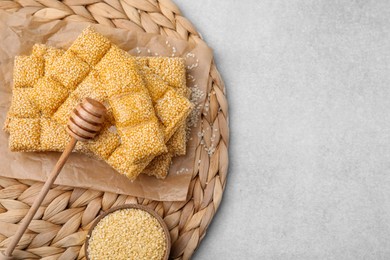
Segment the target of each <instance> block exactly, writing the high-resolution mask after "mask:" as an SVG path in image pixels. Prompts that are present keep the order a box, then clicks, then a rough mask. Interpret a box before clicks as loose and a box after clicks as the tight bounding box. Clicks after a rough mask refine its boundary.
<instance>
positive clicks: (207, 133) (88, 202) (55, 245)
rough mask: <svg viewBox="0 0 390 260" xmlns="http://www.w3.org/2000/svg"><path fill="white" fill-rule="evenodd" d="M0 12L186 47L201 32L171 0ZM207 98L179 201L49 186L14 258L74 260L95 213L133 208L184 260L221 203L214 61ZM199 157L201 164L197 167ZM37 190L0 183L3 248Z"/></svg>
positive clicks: (222, 139) (224, 132)
mask: <svg viewBox="0 0 390 260" xmlns="http://www.w3.org/2000/svg"><path fill="white" fill-rule="evenodd" d="M0 8H1V9H3V10H6V11H8V12H22V13H27V14H31V15H33V16H34V17H37V18H39V19H42V20H47V21H53V20H60V19H63V20H71V21H84V22H85V21H86V22H90V23H99V24H103V25H106V26H110V27H118V28H123V29H127V30H132V31H134V30H136V31H145V32H148V33H157V34H162V35H167V36H170V37H175V38H180V39H184V40H187V41H189V42H194V41H195V42H196V41H200V40H201V35H200V34H199V33H198V32H197V31H196V29H195V28H194V26H193V25H192V24H191V23H190V22H189V21H188V20H187V19H186V18H185V17H183V16H182V15H181V13H180V10H179V9H178V8H177V6H176V5H175V4H174V3H173V2H171V0H106V1H104V2H100V1H98V0H81V1H80V0H65V1H63V2H60V1H54V0H37V1H35V0H19V1H0ZM208 93H209V98H208V100H207V101H206V102H207V104H204V106H203V107H204V108H205V111H204V113H203V114H202V121H201V122H202V127H203V132H204V136H203V142H201V143H199V147H198V149H197V153H196V156H197V158H196V160H195V162H196V163H195V166H194V168H195V171H194V176H193V179H192V181H191V185H190V189H189V194H188V199H187V201H184V202H158V201H151V200H146V199H142V198H137V197H132V196H124V195H118V194H113V193H107V192H106V193H104V192H99V191H94V190H87V189H79V188H71V187H64V186H57V187H54V188H52V189H51V191H50V192H49V194H48V196H47V197H46V199H45V200H44V203H43V206H42V207H41V208H40V210H39V211H38V213H37V215H36V216H35V218H34V219H35V220H33V222H32V223H31V225H30V227H29V231H28V232H27V233H26V234H25V235H24V236H23V238H22V239H21V241H20V243H19V247H18V250H16V251H15V252H14V255H15V256H17V257H21V258H23V259H26V258H27V259H40V258H44V259H81V258H83V257H84V246H83V245H84V241H85V236H86V234H87V232H88V230H89V227H90V226H91V225H92V222H93V221H94V219H96V217H97V216H98V215H99V214H100V212H101V211H102V210H103V211H105V210H108V209H110V208H111V207H114V206H118V205H122V204H125V203H138V204H142V205H146V206H148V207H151V208H153V209H154V210H156V211H157V212H158V213H159V214H160V215H161V216H162V217H163V219H164V220H165V222H166V223H167V225H168V227H169V230H170V233H171V237H172V250H171V258H173V259H188V258H190V257H191V255H192V254H193V252H194V250H195V249H196V248H197V247H198V245H199V243H200V241H201V240H202V239H203V237H204V236H205V234H206V229H207V227H208V225H209V224H210V222H211V220H212V218H213V216H214V214H215V212H216V211H217V209H218V206H219V204H220V202H221V199H222V194H223V191H224V188H225V182H226V175H227V168H228V150H227V147H228V142H229V129H228V105H227V101H226V97H225V87H224V84H223V82H222V79H221V77H220V75H219V73H218V71H217V69H216V67H215V64H214V63H213V64H212V65H211V69H210V76H209V81H208ZM214 129H218V130H219V131H215V132H216V133H218V134H217V136H212V135H213V134H212V133H213V132H214ZM211 143H214V144H217V145H216V149H215V152H214V153H212V154H209V153H208V152H207V151H206V150H207V149H205V148H207V146H210V145H211ZM204 146H206V147H204ZM199 160H200V161H201V162H202V164H201V165H199V166H198V163H197V162H198V161H199ZM41 187H42V184H41V183H39V182H34V181H24V180H16V179H8V178H0V230H1V232H0V248H4V247H6V246H7V244H8V243H9V241H10V239H9V237H10V236H12V235H13V234H14V233H15V231H16V229H17V227H18V223H19V222H20V220H21V219H22V218H23V217H24V215H25V214H26V212H27V211H28V209H29V207H30V206H31V204H32V202H33V201H34V198H35V196H36V195H37V194H38V192H39V191H40V189H41ZM0 250H1V249H0Z"/></svg>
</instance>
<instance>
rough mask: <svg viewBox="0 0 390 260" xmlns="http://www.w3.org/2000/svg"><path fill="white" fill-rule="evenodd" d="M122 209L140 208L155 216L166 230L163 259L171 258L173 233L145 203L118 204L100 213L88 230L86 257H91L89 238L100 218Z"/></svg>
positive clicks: (88, 259)
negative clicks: (171, 233)
mask: <svg viewBox="0 0 390 260" xmlns="http://www.w3.org/2000/svg"><path fill="white" fill-rule="evenodd" d="M122 209H140V210H143V211H146V212H148V213H149V214H150V215H152V216H153V217H154V218H156V219H157V221H158V223H159V224H160V226H161V227H162V229H163V231H164V235H165V241H166V245H167V247H166V250H165V254H164V257H163V259H164V260H167V259H168V258H169V254H170V251H171V235H170V233H169V229H168V226H167V224H166V223H165V221H164V220H163V219H162V218H161V217H160V215H159V214H158V213H157V212H156V211H154V210H153V209H151V208H149V207H146V206H144V205H139V204H124V205H120V206H116V207H113V208H111V209H109V210H107V211H105V212H104V213H103V214H100V215H99V217H98V218H97V219H96V220H95V221H94V222H93V224H92V226H91V228H90V229H89V231H88V234H87V237H86V238H85V246H84V252H85V258H86V259H87V260H90V258H89V256H88V247H89V239H90V237H91V235H92V231H93V230H94V228H95V227H96V226H97V224H98V223H99V222H100V220H102V219H103V218H104V217H106V216H107V215H109V214H111V213H113V212H114V211H117V210H122Z"/></svg>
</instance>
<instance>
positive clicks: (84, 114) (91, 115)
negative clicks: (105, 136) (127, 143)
mask: <svg viewBox="0 0 390 260" xmlns="http://www.w3.org/2000/svg"><path fill="white" fill-rule="evenodd" d="M105 113H106V108H105V106H104V105H103V104H101V103H100V102H98V101H96V100H93V99H91V98H85V99H84V100H83V101H82V103H81V104H79V105H78V106H77V107H76V108H75V109H74V110H73V112H72V114H71V116H70V118H69V121H68V126H67V128H66V131H67V132H68V134H69V135H70V136H71V137H72V138H71V140H70V141H69V143H68V144H67V146H66V148H65V150H64V152H63V153H62V154H61V157H60V158H59V159H58V161H57V163H56V165H55V166H54V168H53V170H52V171H51V173H50V175H49V177H48V179H47V180H46V182H45V184H44V185H43V187H42V190H41V191H40V193H39V194H38V197H37V198H36V199H35V201H34V203H33V204H32V206H31V208H30V210H29V211H28V213H27V215H26V216H25V217H24V218H23V220H22V222H21V224H20V226H19V229H18V230H17V231H16V233H15V235H13V237H12V240H11V243H10V244H9V245H8V247H7V248H6V250H5V251H4V255H2V256H1V254H0V259H13V258H12V252H13V251H14V249H15V247H16V245H17V244H18V242H19V240H20V239H21V238H22V236H23V234H24V232H25V231H26V229H27V227H28V225H29V224H30V222H31V220H32V218H33V217H34V215H35V213H36V212H37V210H38V208H39V206H40V205H41V203H42V201H43V200H44V198H45V197H46V195H47V193H48V192H49V189H50V187H51V185H52V184H53V183H54V181H55V179H56V178H57V176H58V174H59V173H60V171H61V170H62V167H63V166H64V165H65V163H66V161H67V159H68V157H69V155H70V154H71V152H72V151H73V148H74V147H75V146H76V143H77V141H87V140H88V139H92V138H94V137H95V136H96V134H97V133H98V132H99V131H100V130H101V128H102V124H103V121H104V115H105Z"/></svg>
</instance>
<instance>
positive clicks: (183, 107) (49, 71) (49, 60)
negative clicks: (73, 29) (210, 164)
mask: <svg viewBox="0 0 390 260" xmlns="http://www.w3.org/2000/svg"><path fill="white" fill-rule="evenodd" d="M189 95H190V91H189V89H188V88H187V86H186V69H185V64H184V60H183V59H182V58H177V57H174V58H167V57H133V56H131V55H130V54H128V53H127V52H125V51H123V50H121V49H120V48H118V47H117V46H116V45H114V44H112V43H111V42H110V41H109V40H108V39H107V38H106V37H104V36H103V35H101V34H99V33H98V32H96V31H95V30H94V29H93V28H91V27H88V28H86V29H85V30H84V31H83V32H82V34H81V35H80V36H79V37H78V38H77V39H76V40H75V41H74V42H73V44H72V45H71V46H70V48H69V49H68V50H66V51H64V50H60V49H56V48H53V47H49V46H46V45H42V44H36V45H34V47H33V51H32V54H31V55H30V56H18V57H16V58H15V65H14V86H13V95H12V101H11V107H10V109H9V112H8V116H7V121H6V123H5V127H4V129H5V130H6V131H7V132H9V134H10V138H9V147H10V149H11V150H12V151H19V152H26V151H63V150H64V148H65V146H66V144H67V143H68V142H69V140H70V136H69V135H68V134H67V133H66V130H65V128H66V125H67V121H68V119H69V116H70V113H71V112H72V110H73V109H74V108H75V107H76V105H77V104H79V103H80V102H81V100H82V99H83V98H85V97H89V98H93V99H95V100H98V101H100V102H102V103H103V104H105V106H106V107H107V109H108V112H107V115H106V120H105V125H104V128H103V130H102V131H101V132H100V134H99V135H98V136H97V137H96V138H94V139H93V140H90V141H87V142H79V143H78V144H77V145H76V148H75V150H76V151H78V152H82V153H85V154H89V155H92V156H94V157H97V158H99V159H101V160H104V161H106V162H107V163H108V164H109V165H110V166H112V167H113V168H114V169H116V170H117V171H118V172H119V173H121V174H124V175H126V176H127V177H128V178H129V179H131V180H134V179H135V178H137V176H138V175H139V174H141V173H145V174H148V175H152V176H155V177H157V178H160V179H163V178H165V177H166V176H167V174H168V172H169V167H170V164H171V161H172V158H173V157H174V156H179V155H184V154H185V152H186V118H187V116H188V115H189V113H190V112H191V109H192V104H191V103H190V101H189V100H188V98H189Z"/></svg>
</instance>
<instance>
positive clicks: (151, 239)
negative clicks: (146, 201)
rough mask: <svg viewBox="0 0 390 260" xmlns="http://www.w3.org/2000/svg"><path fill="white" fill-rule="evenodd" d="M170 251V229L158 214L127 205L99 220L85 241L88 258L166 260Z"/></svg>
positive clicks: (96, 259) (106, 213)
mask: <svg viewBox="0 0 390 260" xmlns="http://www.w3.org/2000/svg"><path fill="white" fill-rule="evenodd" d="M170 248H171V237H170V234H169V230H168V227H167V225H166V224H165V222H164V220H163V219H162V218H161V217H160V216H159V215H158V214H157V212H155V211H154V210H152V209H150V208H148V207H145V206H142V205H138V204H126V205H122V206H118V207H114V208H112V209H110V210H109V211H107V212H105V213H104V214H102V215H100V216H99V217H98V218H97V219H96V221H95V222H94V223H93V225H92V227H91V229H90V230H89V232H88V235H87V238H86V241H85V257H86V259H89V260H100V259H119V260H120V259H137V260H138V259H139V260H142V259H145V260H146V259H147V260H165V259H168V257H169V252H170Z"/></svg>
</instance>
